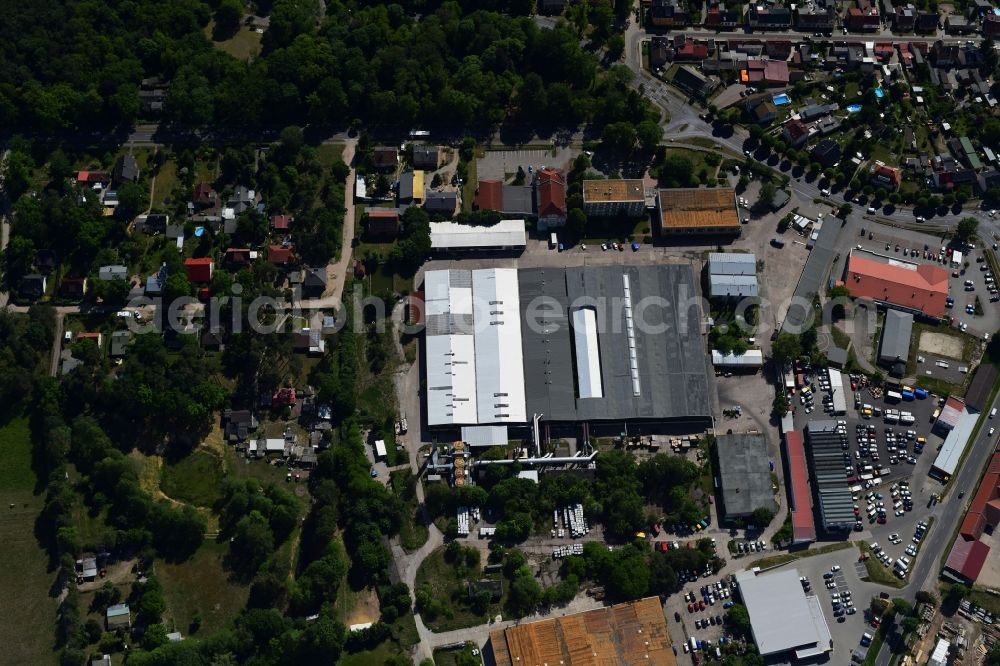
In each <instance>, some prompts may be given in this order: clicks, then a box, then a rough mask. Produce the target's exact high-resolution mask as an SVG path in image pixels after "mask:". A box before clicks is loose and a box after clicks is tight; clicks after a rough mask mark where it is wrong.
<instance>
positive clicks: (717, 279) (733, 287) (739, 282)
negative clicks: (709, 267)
mask: <svg viewBox="0 0 1000 666" xmlns="http://www.w3.org/2000/svg"><path fill="white" fill-rule="evenodd" d="M708 290H709V295H711V296H712V297H719V296H757V295H758V293H759V290H758V287H757V276H756V275H709V276H708Z"/></svg>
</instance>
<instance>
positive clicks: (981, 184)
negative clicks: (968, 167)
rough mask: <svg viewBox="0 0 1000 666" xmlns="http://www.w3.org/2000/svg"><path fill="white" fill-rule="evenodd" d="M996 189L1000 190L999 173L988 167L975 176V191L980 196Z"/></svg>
mask: <svg viewBox="0 0 1000 666" xmlns="http://www.w3.org/2000/svg"><path fill="white" fill-rule="evenodd" d="M996 188H1000V171H997V170H996V169H995V168H993V167H990V168H988V169H986V170H985V171H982V172H980V173H979V174H977V176H976V189H977V191H978V192H979V194H980V195H985V194H986V192H988V191H989V190H993V189H996Z"/></svg>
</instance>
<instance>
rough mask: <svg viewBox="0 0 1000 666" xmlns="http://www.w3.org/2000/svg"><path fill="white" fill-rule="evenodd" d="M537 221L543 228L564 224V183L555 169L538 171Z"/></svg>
mask: <svg viewBox="0 0 1000 666" xmlns="http://www.w3.org/2000/svg"><path fill="white" fill-rule="evenodd" d="M537 187H538V221H539V222H541V223H542V226H544V227H550V226H560V225H562V224H565V222H566V212H567V211H566V181H564V180H563V177H562V174H560V173H559V172H558V171H556V170H555V169H539V170H538V181H537Z"/></svg>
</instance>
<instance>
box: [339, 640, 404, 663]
mask: <svg viewBox="0 0 1000 666" xmlns="http://www.w3.org/2000/svg"><path fill="white" fill-rule="evenodd" d="M393 647H394V646H393V644H392V643H390V642H389V641H386V642H385V643H380V644H379V645H378V646H377V647H376V648H375V649H374V650H365V651H364V652H355V653H353V654H345V655H344V656H342V657H341V658H340V661H338V662H337V664H338V666H370V664H381V663H384V662H385V661H386V660H387V659H388V658H389V657H391V656H392V655H394V654H396V650H394V649H393Z"/></svg>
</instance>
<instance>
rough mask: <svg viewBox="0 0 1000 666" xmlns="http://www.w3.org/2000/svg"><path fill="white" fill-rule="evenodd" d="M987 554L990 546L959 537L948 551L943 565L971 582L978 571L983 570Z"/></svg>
mask: <svg viewBox="0 0 1000 666" xmlns="http://www.w3.org/2000/svg"><path fill="white" fill-rule="evenodd" d="M989 554H990V547H989V546H987V545H986V544H985V543H983V542H982V541H980V540H978V539H966V538H965V537H959V538H958V539H956V540H955V545H954V546H952V548H951V552H950V553H948V561H947V562H945V565H944V567H945V569H948V570H950V571H952V572H953V573H955V574H957V575H958V576H959V577H961V578H963V579H965V580H966V581H968V582H970V583H972V582H975V580H976V579H977V578H979V572H980V571H982V570H983V565H984V564H985V563H986V557H987V556H988V555H989Z"/></svg>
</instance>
